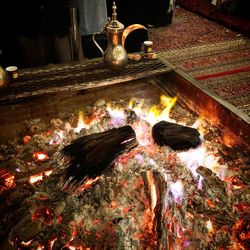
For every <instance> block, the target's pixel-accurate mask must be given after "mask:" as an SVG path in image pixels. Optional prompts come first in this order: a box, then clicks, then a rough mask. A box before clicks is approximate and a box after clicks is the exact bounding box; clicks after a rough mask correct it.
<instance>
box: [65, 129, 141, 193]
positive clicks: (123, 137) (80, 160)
mask: <svg viewBox="0 0 250 250" xmlns="http://www.w3.org/2000/svg"><path fill="white" fill-rule="evenodd" d="M137 145H138V142H137V140H136V135H135V132H134V130H133V129H132V127H131V126H123V127H120V128H114V129H110V130H107V131H104V132H101V133H95V134H91V135H87V136H83V137H80V138H78V139H77V140H75V141H73V142H72V143H71V144H70V145H68V146H66V147H65V148H63V149H62V151H61V153H62V155H63V156H69V157H70V160H69V161H66V162H67V163H66V164H68V166H66V168H65V171H64V173H63V177H62V178H63V180H62V181H61V184H62V186H63V189H65V190H70V191H74V190H75V189H76V188H77V187H79V186H80V185H81V184H82V183H83V182H84V181H85V180H86V179H89V178H93V179H94V178H96V177H97V176H100V175H101V174H102V173H103V172H104V171H105V170H107V169H108V168H109V167H110V166H111V164H112V162H113V161H114V160H115V158H116V157H117V156H118V155H120V154H122V153H124V152H127V151H130V150H131V149H133V148H135V147H136V146H137Z"/></svg>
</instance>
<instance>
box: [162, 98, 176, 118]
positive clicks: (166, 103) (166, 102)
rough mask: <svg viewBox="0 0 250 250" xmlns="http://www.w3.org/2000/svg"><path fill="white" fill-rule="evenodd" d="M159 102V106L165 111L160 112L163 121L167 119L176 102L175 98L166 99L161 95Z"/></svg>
mask: <svg viewBox="0 0 250 250" xmlns="http://www.w3.org/2000/svg"><path fill="white" fill-rule="evenodd" d="M160 100H161V104H162V105H163V106H164V107H165V109H164V110H163V111H162V113H161V115H160V116H161V117H162V119H163V120H165V119H167V120H168V119H169V115H170V110H171V109H172V108H173V106H174V104H175V103H176V101H177V97H168V96H165V95H161V97H160Z"/></svg>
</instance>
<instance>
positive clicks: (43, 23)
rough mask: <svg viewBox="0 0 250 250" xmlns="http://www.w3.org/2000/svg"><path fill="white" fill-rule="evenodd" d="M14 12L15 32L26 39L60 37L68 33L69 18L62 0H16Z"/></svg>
mask: <svg viewBox="0 0 250 250" xmlns="http://www.w3.org/2000/svg"><path fill="white" fill-rule="evenodd" d="M14 11H15V20H16V31H17V32H18V33H19V34H22V35H25V36H27V37H35V36H38V35H39V34H53V35H57V36H60V37H62V36H64V35H66V34H67V33H68V31H69V26H70V16H69V11H68V9H67V8H66V6H65V2H64V1H63V0H17V1H15V4H14Z"/></svg>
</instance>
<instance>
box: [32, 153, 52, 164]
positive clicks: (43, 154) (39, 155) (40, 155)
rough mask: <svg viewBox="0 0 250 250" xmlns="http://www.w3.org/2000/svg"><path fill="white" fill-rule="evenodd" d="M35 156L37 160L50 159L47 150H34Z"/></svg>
mask: <svg viewBox="0 0 250 250" xmlns="http://www.w3.org/2000/svg"><path fill="white" fill-rule="evenodd" d="M33 158H34V159H35V161H41V162H42V161H46V160H48V159H49V156H48V155H47V154H46V153H45V152H34V153H33Z"/></svg>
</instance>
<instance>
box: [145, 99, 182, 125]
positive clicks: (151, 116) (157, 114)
mask: <svg viewBox="0 0 250 250" xmlns="http://www.w3.org/2000/svg"><path fill="white" fill-rule="evenodd" d="M176 101H177V97H169V96H165V95H161V96H160V104H161V105H160V106H159V105H154V106H152V107H151V108H150V110H149V112H148V115H147V118H146V120H147V122H149V123H150V124H151V125H153V124H155V123H157V122H159V121H162V120H164V121H170V120H171V119H170V111H171V109H172V108H173V107H174V104H175V103H176Z"/></svg>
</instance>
